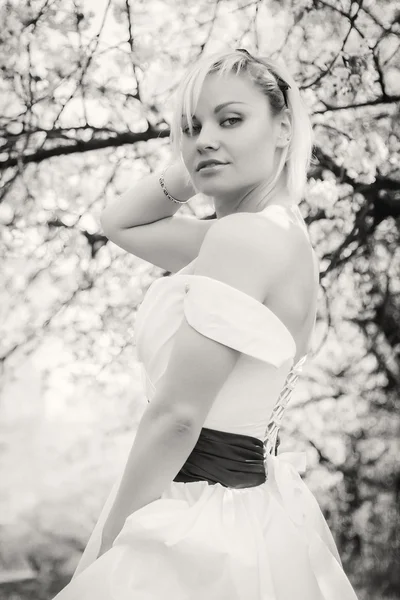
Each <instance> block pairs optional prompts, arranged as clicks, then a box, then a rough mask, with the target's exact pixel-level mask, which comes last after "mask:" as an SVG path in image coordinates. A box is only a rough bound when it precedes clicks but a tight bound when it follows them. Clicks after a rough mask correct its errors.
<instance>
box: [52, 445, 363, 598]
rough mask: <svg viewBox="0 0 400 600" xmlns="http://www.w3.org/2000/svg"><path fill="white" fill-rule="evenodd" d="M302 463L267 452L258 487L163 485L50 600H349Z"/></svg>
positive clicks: (90, 553)
mask: <svg viewBox="0 0 400 600" xmlns="http://www.w3.org/2000/svg"><path fill="white" fill-rule="evenodd" d="M302 458H304V457H302V456H301V455H299V454H298V453H288V452H286V453H282V454H279V455H278V456H272V455H269V456H268V457H267V459H266V463H267V464H266V467H267V473H268V479H267V481H266V482H265V483H263V484H262V485H260V486H257V487H251V488H243V489H231V488H226V487H223V486H222V485H220V484H218V483H217V484H215V485H209V484H208V483H207V482H205V481H196V482H190V483H181V482H172V483H171V485H170V486H169V487H168V489H166V490H165V491H164V493H163V495H162V496H161V498H160V499H159V500H156V501H155V502H152V503H150V504H148V505H147V506H145V507H143V508H142V509H140V510H138V511H136V512H134V513H133V514H131V515H130V516H129V517H128V518H127V519H126V521H125V524H124V527H123V529H122V531H121V533H120V534H119V535H118V537H117V538H116V540H115V542H114V544H113V547H112V548H111V549H110V550H109V551H108V552H106V553H105V554H103V555H102V556H101V557H100V558H98V559H96V556H97V553H98V544H99V540H96V541H94V540H93V539H92V540H91V541H92V542H93V543H92V544H91V545H90V548H89V546H88V547H87V548H86V550H85V554H84V557H83V560H82V561H81V563H80V565H79V567H78V569H77V571H76V573H75V575H74V577H73V579H72V580H71V582H70V583H69V584H68V585H67V586H66V587H65V588H64V589H63V590H62V591H61V592H60V593H59V594H58V595H57V596H56V597H55V599H54V600H162V599H165V600H170V599H171V600H339V599H340V600H357V597H356V594H355V592H354V590H353V588H352V586H351V584H350V582H349V580H348V578H347V576H346V574H345V573H344V571H343V569H342V566H341V562H340V558H339V554H338V551H337V548H336V546H335V542H334V540H333V537H332V534H331V532H330V530H329V528H328V525H327V523H326V521H325V519H324V517H323V515H322V512H321V510H320V508H319V505H318V503H317V501H316V499H315V498H314V496H313V494H312V493H311V491H310V490H309V489H308V487H307V486H306V484H305V483H304V482H303V480H302V479H301V477H300V475H299V471H301V470H303V469H304V464H303V465H301V464H300V463H301V460H302ZM109 501H110V502H111V501H112V498H109ZM105 508H106V510H105V511H104V510H103V513H104V514H105V513H106V512H107V507H105Z"/></svg>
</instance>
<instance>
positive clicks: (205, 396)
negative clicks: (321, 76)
mask: <svg viewBox="0 0 400 600" xmlns="http://www.w3.org/2000/svg"><path fill="white" fill-rule="evenodd" d="M172 141H173V144H174V148H175V149H176V151H177V154H178V156H179V157H180V158H179V159H178V160H177V161H176V162H175V163H173V165H172V166H171V167H170V168H168V169H167V170H166V171H165V172H163V173H162V174H161V175H151V176H149V177H147V178H146V179H144V180H143V181H142V182H140V183H138V184H137V185H136V186H135V187H134V188H133V189H132V190H130V191H129V192H127V193H126V194H125V195H124V196H122V198H121V199H119V200H118V202H116V203H115V204H114V205H112V206H110V207H108V208H107V209H106V210H105V211H104V213H103V215H102V225H103V228H104V230H105V233H106V234H107V236H108V237H109V238H110V239H111V240H112V241H114V242H115V243H116V244H118V245H119V246H121V247H122V248H124V249H126V250H127V251H128V252H131V253H133V254H135V255H137V256H140V257H141V258H143V259H145V260H147V261H149V262H152V263H154V264H156V265H158V266H160V267H163V268H165V269H167V270H169V271H171V272H174V275H172V276H170V277H168V278H161V279H159V280H157V281H155V282H154V283H153V284H152V285H151V287H150V289H149V290H148V292H147V294H146V297H145V299H144V301H143V302H142V305H141V307H140V310H139V312H138V314H137V320H136V328H135V337H136V345H137V351H138V357H139V359H140V361H141V363H142V365H143V373H144V382H145V386H146V394H147V396H148V399H149V400H150V403H149V406H148V408H147V410H146V411H145V414H144V416H143V418H142V420H141V422H140V424H139V428H138V431H137V434H136V438H135V441H134V443H133V446H132V449H131V452H130V455H129V457H128V460H127V463H126V465H125V467H124V471H123V473H122V475H121V477H119V478H118V480H117V482H116V484H115V485H114V488H113V490H112V492H111V494H110V496H109V498H108V500H107V502H106V504H105V506H104V509H103V512H102V514H101V515H100V519H99V521H98V523H97V525H96V527H95V529H94V531H93V534H92V536H91V538H90V540H89V543H88V545H87V547H86V550H85V552H84V554H83V557H82V559H81V561H80V563H79V565H78V568H77V570H76V572H75V574H74V577H73V579H72V581H71V582H70V584H69V585H67V586H66V588H64V590H63V591H62V592H60V594H58V595H57V596H56V598H57V600H72V599H74V600H75V599H76V600H78V599H79V600H84V599H87V600H92V599H93V600H128V598H129V599H132V600H160V599H161V598H166V599H170V598H171V600H172V599H173V600H205V599H207V600H294V599H296V600H322V599H324V600H338V599H339V598H340V600H356V595H355V593H354V591H353V588H352V587H351V585H350V583H349V580H348V579H347V577H346V575H345V573H344V571H343V569H342V566H341V562H340V558H339V555H338V552H337V548H336V546H335V543H334V541H333V538H332V535H331V533H330V531H329V528H328V526H327V524H326V521H325V520H324V517H323V515H322V513H321V510H320V508H319V506H318V504H317V502H316V500H315V498H314V496H313V495H312V494H311V492H310V491H309V490H308V488H307V487H306V485H305V484H304V483H303V481H302V479H301V477H300V475H299V471H302V470H303V469H304V464H301V463H302V462H303V463H304V461H303V460H302V459H303V456H302V455H301V454H300V455H299V454H297V453H287V452H286V453H280V454H277V452H276V450H277V435H278V431H279V426H280V423H281V420H282V414H283V412H284V409H285V406H286V404H287V402H288V399H289V397H290V394H291V391H292V389H293V387H294V385H295V382H296V380H297V377H298V375H299V373H300V371H301V368H302V366H303V364H304V361H305V360H306V357H307V353H308V351H309V347H310V341H311V336H312V333H313V328H314V325H315V318H316V309H317V294H318V284H319V272H318V263H317V259H316V255H315V253H314V251H313V249H312V246H311V243H310V240H309V237H308V234H307V229H306V226H305V223H304V221H303V219H302V218H301V214H300V211H299V209H298V203H299V201H300V199H301V196H302V193H303V190H304V185H305V181H306V172H307V166H308V164H309V159H310V154H311V128H310V122H309V119H308V116H307V114H306V111H305V109H304V107H303V104H302V102H301V98H300V95H299V91H298V88H297V86H296V84H295V82H294V81H293V79H292V77H291V76H290V74H289V73H288V72H287V71H286V69H284V68H283V67H282V66H280V65H277V64H274V63H273V62H271V61H270V60H267V59H256V58H254V57H252V56H251V55H250V54H249V53H248V52H247V51H246V50H235V51H232V52H222V53H218V54H216V55H213V56H208V57H205V58H202V59H201V60H200V61H199V62H198V63H197V64H196V65H195V66H194V67H192V68H191V69H190V70H189V71H188V73H187V75H186V76H185V78H184V79H183V81H182V84H181V86H180V88H179V90H178V95H177V101H176V109H175V114H174V117H173V123H172ZM180 159H183V160H182V161H181V160H180ZM195 191H199V192H202V193H204V194H206V195H208V196H209V197H210V198H211V199H212V201H213V203H214V207H215V211H216V214H217V219H216V220H205V221H201V220H198V219H193V218H190V217H185V216H173V215H174V214H175V213H176V211H177V210H178V209H179V206H180V204H181V203H184V202H186V201H187V200H188V199H190V198H191V197H192V196H193V195H194V193H195ZM172 217H173V218H172Z"/></svg>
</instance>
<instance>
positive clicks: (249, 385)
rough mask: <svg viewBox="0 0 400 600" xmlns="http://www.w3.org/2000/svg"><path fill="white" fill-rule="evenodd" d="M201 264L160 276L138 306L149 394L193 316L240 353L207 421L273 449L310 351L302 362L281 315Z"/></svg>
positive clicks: (204, 330)
mask: <svg viewBox="0 0 400 600" xmlns="http://www.w3.org/2000/svg"><path fill="white" fill-rule="evenodd" d="M270 208H272V207H270ZM261 214H262V213H261ZM194 263H195V261H193V262H192V263H190V264H189V265H187V266H186V267H185V268H184V269H182V270H181V271H179V272H178V273H176V274H174V275H170V276H168V277H162V278H160V279H157V280H156V281H154V282H153V283H152V284H151V285H150V287H149V289H148V291H147V293H146V295H145V298H144V300H143V302H142V304H141V306H140V308H139V310H138V312H137V315H136V325H135V338H136V348H137V356H138V359H139V361H140V362H141V364H142V372H143V382H144V386H145V391H146V395H147V398H148V400H149V401H151V399H152V398H153V396H154V393H155V391H156V389H157V383H158V382H159V381H160V379H161V377H162V376H163V374H164V373H165V371H166V369H167V366H168V360H169V357H170V354H171V350H172V346H173V343H174V336H175V334H176V332H177V331H178V329H179V327H180V324H181V322H182V319H183V318H186V319H187V321H188V323H189V325H191V326H192V327H193V328H194V329H196V330H197V331H198V332H200V333H201V334H202V335H205V336H207V337H209V338H211V339H213V340H215V341H217V342H219V343H221V344H225V345H227V346H229V347H231V348H234V349H235V350H238V351H239V352H240V355H239V358H238V360H237V362H236V364H235V367H234V368H233V370H232V371H231V373H230V375H229V376H228V378H227V380H226V381H225V382H224V385H223V386H222V388H221V390H220V391H219V393H218V395H217V397H216V399H215V401H214V403H213V405H212V407H211V410H210V411H209V413H208V415H207V418H206V421H205V422H204V427H207V428H210V429H219V430H222V431H228V432H232V433H239V434H246V435H251V436H253V437H258V438H260V439H263V440H264V439H265V440H266V443H267V442H268V444H269V446H268V448H269V449H268V451H271V448H273V447H274V445H275V443H276V436H277V431H278V429H279V426H280V424H281V420H282V414H283V412H284V410H285V407H286V405H287V403H288V401H289V398H290V395H291V393H292V390H293V388H294V384H295V382H296V380H297V377H298V375H299V372H300V371H301V368H302V366H303V364H304V362H305V360H306V355H305V356H303V357H302V358H301V359H300V360H298V361H297V364H295V363H294V358H295V356H296V343H295V340H294V339H293V336H292V335H291V333H290V332H289V330H288V329H287V327H286V326H285V325H284V323H283V322H282V321H281V320H280V319H279V318H278V317H277V315H275V314H274V312H272V311H271V310H270V309H269V308H268V307H266V306H265V305H264V304H262V303H261V302H259V301H258V300H256V299H255V298H253V297H252V296H249V295H248V294H245V293H244V292H242V291H240V290H238V289H237V288H234V287H232V286H230V285H227V284H226V283H223V282H221V281H219V280H216V279H212V278H210V277H206V276H203V275H196V274H194V273H193V271H194ZM268 440H269V441H268Z"/></svg>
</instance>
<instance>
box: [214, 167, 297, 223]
mask: <svg viewBox="0 0 400 600" xmlns="http://www.w3.org/2000/svg"><path fill="white" fill-rule="evenodd" d="M274 204H277V205H280V206H292V205H293V204H295V202H294V200H293V198H292V197H291V196H290V194H289V191H288V189H287V186H286V182H285V180H284V179H283V177H281V178H279V179H278V181H277V183H276V185H275V187H274V188H273V189H272V190H270V191H269V192H268V183H267V182H262V183H260V184H258V185H257V186H255V187H254V188H252V189H250V190H248V191H247V192H245V193H243V194H242V195H241V196H239V197H238V198H237V199H236V200H233V199H232V196H230V197H229V198H228V197H227V198H214V206H215V212H216V213H217V219H220V218H221V217H225V216H226V215H230V214H234V213H241V212H252V213H256V212H260V211H262V210H264V208H266V207H267V206H269V205H274Z"/></svg>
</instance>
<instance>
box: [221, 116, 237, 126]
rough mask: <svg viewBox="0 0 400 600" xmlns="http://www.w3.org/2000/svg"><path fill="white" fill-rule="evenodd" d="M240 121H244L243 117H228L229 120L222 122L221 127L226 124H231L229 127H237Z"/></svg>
mask: <svg viewBox="0 0 400 600" xmlns="http://www.w3.org/2000/svg"><path fill="white" fill-rule="evenodd" d="M240 121H242V118H241V117H228V118H227V119H224V120H223V121H222V122H221V125H223V124H224V123H229V125H236V123H238V122H239V123H240Z"/></svg>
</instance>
